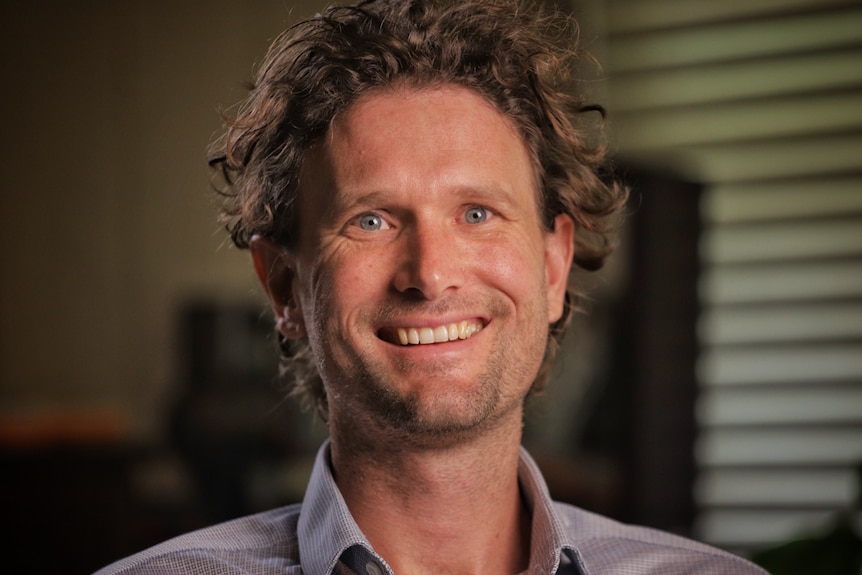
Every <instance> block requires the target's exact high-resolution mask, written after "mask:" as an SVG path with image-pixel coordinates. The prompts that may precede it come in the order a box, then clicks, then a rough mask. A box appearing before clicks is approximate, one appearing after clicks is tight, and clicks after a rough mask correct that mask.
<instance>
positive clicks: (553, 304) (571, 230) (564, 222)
mask: <svg viewBox="0 0 862 575" xmlns="http://www.w3.org/2000/svg"><path fill="white" fill-rule="evenodd" d="M574 253H575V223H574V222H573V221H572V218H570V217H569V216H567V215H566V214H560V215H558V216H557V217H556V219H555V220H554V231H552V232H547V233H546V234H545V280H546V282H547V290H548V293H547V296H548V323H554V322H556V321H557V320H558V319H560V318H561V317H562V316H563V306H564V305H565V300H566V289H567V288H568V285H569V270H571V268H572V256H574Z"/></svg>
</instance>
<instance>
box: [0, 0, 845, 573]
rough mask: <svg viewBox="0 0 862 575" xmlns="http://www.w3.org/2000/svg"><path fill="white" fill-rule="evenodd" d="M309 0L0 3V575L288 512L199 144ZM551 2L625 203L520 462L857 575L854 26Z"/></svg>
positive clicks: (285, 462)
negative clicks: (626, 192)
mask: <svg viewBox="0 0 862 575" xmlns="http://www.w3.org/2000/svg"><path fill="white" fill-rule="evenodd" d="M323 5H324V3H322V2H314V1H311V0H308V1H304V2H301V1H296V2H292V1H289V0H268V1H267V0H251V1H243V2H239V1H237V0H217V1H208V2H203V1H201V0H187V1H185V2H181V3H176V2H167V1H165V0H150V1H147V2H143V1H141V0H128V1H126V2H109V1H105V0H88V1H86V2H76V3H70V2H61V1H59V0H37V1H28V2H24V1H23V0H10V1H8V2H6V3H5V5H4V6H5V7H6V17H5V18H4V20H3V23H2V24H0V27H2V34H0V48H2V49H0V70H2V73H3V77H4V86H5V87H4V89H3V90H2V95H0V98H2V104H3V106H2V109H3V110H5V113H4V118H3V129H2V136H3V137H2V138H0V162H2V163H0V168H2V174H3V183H2V195H0V214H2V215H0V217H2V226H0V250H2V260H0V261H2V264H0V265H2V266H3V274H2V277H3V281H2V282H0V465H2V469H0V477H2V482H3V484H2V485H3V488H2V490H0V492H2V495H0V497H2V514H0V515H2V517H3V522H4V525H3V527H4V528H5V532H6V533H11V534H12V535H11V537H12V538H11V540H9V543H8V549H7V550H4V553H3V554H2V555H3V556H2V558H0V571H3V572H10V573H11V572H19V571H27V572H32V573H55V572H64V573H86V572H90V571H92V570H94V569H96V568H97V567H99V566H101V565H103V564H105V563H108V562H110V561H112V560H114V559H117V558H119V557H121V556H123V555H126V554H128V553H131V552H134V551H136V550H139V549H141V548H143V547H145V546H148V545H151V544H154V543H156V542H158V541H160V540H162V539H165V538H167V537H170V536H173V535H175V534H178V533H180V532H184V531H187V530H189V529H193V528H196V527H200V526H203V525H206V524H209V523H212V522H214V521H220V520H223V519H226V518H229V517H234V516H238V515H242V514H246V513H250V512H254V511H257V510H262V509H266V508H269V507H273V506H276V505H281V504H286V503H291V502H294V501H298V500H300V499H301V497H302V493H303V489H304V485H305V480H306V477H307V474H308V471H309V468H310V464H311V461H310V459H311V457H313V454H314V452H315V451H316V448H317V446H318V445H319V443H320V441H321V439H322V438H323V437H325V430H324V429H323V426H322V425H320V424H316V423H315V422H314V421H313V420H312V418H311V417H309V416H308V415H307V414H303V413H301V412H299V411H298V410H296V409H295V408H294V407H293V406H292V404H290V403H287V402H284V401H282V395H283V394H282V393H281V391H280V390H279V388H278V386H277V384H275V383H274V374H275V369H276V355H275V352H274V345H273V343H272V341H271V331H272V329H271V320H270V318H269V315H268V312H267V310H266V306H265V304H264V298H263V293H262V291H261V290H260V289H259V288H258V286H257V285H256V280H255V278H254V276H253V272H252V269H251V266H250V265H249V261H248V257H247V254H246V253H244V252H240V251H239V250H237V249H235V248H233V247H232V246H231V245H230V243H229V241H228V239H227V237H226V234H225V233H224V232H223V230H222V229H221V228H220V226H219V225H218V224H217V222H216V214H217V197H216V196H215V194H214V193H213V192H212V189H211V187H210V174H209V172H208V169H207V167H206V162H205V150H206V147H207V145H208V143H209V142H210V141H211V140H212V139H213V138H214V137H215V136H217V135H218V133H219V130H220V125H221V123H220V111H226V112H227V113H228V114H229V113H230V108H231V106H233V105H234V104H235V103H236V102H238V101H239V100H240V99H241V98H242V97H243V96H244V94H245V88H244V84H245V83H246V82H247V81H249V80H251V79H252V78H253V75H254V70H255V65H256V63H258V62H259V61H260V60H261V58H262V57H263V54H264V53H265V51H266V48H267V47H268V45H269V43H270V42H271V41H272V40H273V39H274V38H275V36H276V35H277V34H278V33H279V32H280V31H282V30H283V29H284V28H285V27H287V26H288V25H289V24H290V23H292V22H294V21H295V20H296V19H297V18H299V17H306V16H310V15H312V14H313V13H314V12H315V11H317V10H320V9H321V8H322V7H323ZM561 6H564V7H565V8H566V9H569V10H571V11H573V12H574V13H575V14H576V16H578V18H579V19H580V21H581V25H582V30H581V35H582V39H583V42H584V43H585V44H586V46H587V48H588V49H589V50H590V51H591V52H593V53H594V54H595V55H596V56H597V58H598V59H599V60H600V61H601V63H602V66H603V68H602V69H601V70H597V69H595V68H591V67H585V68H584V69H583V70H581V71H580V74H581V77H582V78H583V80H582V82H581V88H582V89H583V90H585V91H586V92H587V93H589V94H590V96H591V98H592V99H593V100H595V101H598V102H600V103H602V104H604V105H605V107H607V108H608V110H609V112H610V116H609V120H608V123H607V126H606V128H607V131H608V136H607V140H608V141H607V145H608V146H609V148H610V150H611V151H612V156H613V158H614V163H615V167H616V169H617V170H618V172H619V174H620V175H621V176H622V177H624V178H625V179H626V180H627V181H628V182H629V183H630V185H631V186H632V187H633V190H634V193H633V196H632V203H631V205H630V206H629V210H628V216H627V218H626V226H625V229H624V232H623V233H622V235H621V240H620V249H619V253H618V254H617V257H616V259H615V260H614V261H613V263H612V264H611V265H609V266H608V268H607V269H605V270H603V271H602V272H600V273H599V274H594V275H591V276H589V277H581V276H576V277H575V279H574V281H578V282H583V283H584V284H585V285H588V287H589V293H590V294H591V296H592V298H591V300H590V301H589V302H587V306H586V307H587V308H588V311H589V313H588V314H586V315H583V316H580V317H579V318H578V319H577V320H576V322H575V325H574V328H573V330H572V331H571V333H570V335H569V336H568V337H567V340H566V342H565V346H564V355H563V357H561V359H560V361H559V362H558V365H557V369H556V371H555V374H554V380H553V382H552V384H551V386H550V388H549V390H548V391H547V392H546V394H545V396H543V397H539V398H536V399H535V400H533V401H532V402H531V405H530V410H529V413H528V418H527V419H528V420H527V427H526V432H525V433H526V434H525V443H526V444H527V445H528V447H529V448H530V449H531V451H532V452H533V454H534V455H535V456H536V458H537V459H538V461H539V463H540V465H541V466H542V468H543V470H544V471H545V473H546V475H547V479H548V482H549V484H550V487H551V489H552V491H553V493H554V495H555V497H557V498H558V499H561V500H565V501H570V502H572V503H575V504H578V505H581V506H583V507H586V508H589V509H594V510H596V511H599V512H602V513H606V514H609V515H612V516H614V517H617V518H620V519H623V520H626V521H634V522H638V523H643V524H648V525H654V526H657V527H661V528H663V529H668V530H672V531H675V532H678V533H682V534H686V535H689V536H692V537H695V538H698V539H701V540H704V541H707V542H709V543H712V544H714V545H718V546H721V547H724V548H727V549H730V550H733V551H735V552H738V553H742V554H744V555H746V556H749V557H752V558H755V559H756V560H758V561H760V562H762V563H763V564H764V565H768V566H769V568H770V569H771V570H772V571H773V572H774V573H776V574H780V573H793V572H795V571H793V570H792V569H793V567H792V566H794V565H795V567H796V568H799V567H802V566H805V567H806V568H810V569H814V572H822V573H843V572H845V571H842V569H846V568H847V567H845V565H850V566H852V565H855V569H856V571H855V573H858V569H859V567H858V561H859V560H860V557H862V554H860V553H862V552H860V543H859V529H858V527H859V518H860V514H859V499H860V495H859V491H860V485H859V475H858V470H859V466H860V463H862V4H860V2H858V0H844V1H841V0H834V1H833V0H746V1H744V2H742V1H732V2H728V1H721V2H719V1H718V0H716V1H710V2H687V1H683V0H673V1H671V0H604V1H600V0H588V1H585V2H571V3H569V4H566V3H562V4H561ZM818 558H830V559H832V560H834V561H833V564H832V566H830V567H828V568H824V567H823V566H822V564H818V565H815V564H813V563H812V564H811V565H807V564H805V561H814V560H817V559H818ZM842 561H843V563H842ZM854 561H855V562H856V563H854ZM787 563H789V564H790V565H791V567H786V566H785V564H787ZM818 569H820V570H819V571H818ZM846 572H854V571H846Z"/></svg>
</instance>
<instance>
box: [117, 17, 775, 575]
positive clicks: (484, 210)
mask: <svg viewBox="0 0 862 575" xmlns="http://www.w3.org/2000/svg"><path fill="white" fill-rule="evenodd" d="M568 24H569V22H568V20H566V19H564V18H563V17H562V16H560V15H552V16H540V15H537V14H534V13H531V12H529V11H527V10H526V9H525V8H524V7H522V6H519V5H516V4H514V3H511V2H497V1H492V0H482V1H468V2H438V1H435V0H382V1H373V0H371V1H366V2H361V3H360V4H359V5H358V6H356V7H348V8H333V9H331V10H328V11H327V12H326V13H325V14H323V15H318V16H316V17H315V18H314V19H312V20H310V21H308V22H305V23H302V24H300V25H298V26H296V27H294V28H293V29H291V30H289V31H288V32H287V33H286V34H285V35H284V36H283V37H281V38H279V39H278V40H277V41H276V43H275V44H274V45H273V47H272V48H271V50H270V53H269V55H268V57H267V59H266V60H265V61H264V63H263V65H262V66H261V70H260V73H259V76H258V78H257V82H256V84H255V87H254V89H253V90H252V92H251V94H250V96H249V98H248V100H247V101H246V102H245V104H244V106H243V107H242V108H241V109H240V111H239V113H238V115H237V117H236V118H235V119H234V120H232V121H230V123H229V124H230V125H229V129H228V132H227V134H226V136H225V138H224V139H223V141H221V142H220V143H219V144H218V145H217V147H216V153H215V155H214V159H213V164H214V165H217V166H220V167H221V168H222V169H223V170H224V173H225V175H226V176H227V178H228V190H227V194H228V200H227V204H226V208H225V214H226V221H227V224H228V228H229V229H230V231H231V234H232V237H233V239H234V241H235V242H236V243H237V244H238V245H239V246H241V247H249V248H250V251H251V255H252V259H253V262H254V267H255V270H256V272H257V274H258V276H259V278H260V280H261V282H262V284H263V286H264V288H265V289H266V292H267V294H268V296H269V300H270V302H271V303H272V308H273V311H274V314H275V318H276V329H277V332H278V335H279V337H280V339H281V341H282V344H283V352H284V356H285V357H284V359H285V366H286V368H287V371H289V372H290V373H291V374H293V375H292V377H294V378H295V380H294V382H293V385H294V393H295V394H296V395H300V396H301V397H302V398H303V399H304V400H305V401H306V402H308V403H310V404H311V405H313V406H314V407H315V408H316V409H317V410H318V411H319V412H320V413H321V415H322V416H323V417H324V418H325V419H326V420H327V422H328V425H329V431H330V437H331V439H330V440H329V441H328V442H327V443H326V444H325V445H324V446H323V447H322V448H321V450H320V452H319V454H318V457H317V461H316V464H315V468H314V471H313V474H312V477H311V480H310V483H309V486H308V490H307V493H306V495H305V498H304V501H303V502H302V504H301V505H296V506H290V507H287V508H283V509H277V510H273V511H270V512H266V513H263V514H259V515H256V516H252V517H247V518H242V519H239V520H236V521H233V522H229V523H226V524H222V525H219V526H215V527H212V528H208V529H205V530H203V531H200V532H197V533H193V534H189V535H185V536H182V537H180V538H177V539H174V540H172V541H169V542H167V543H164V544H162V545H160V546H157V547H155V548H152V549H150V550H147V551H144V552H143V553H140V554H138V555H136V556H133V557H131V558H128V559H125V560H123V561H120V562H118V563H116V564H114V565H113V566H110V567H108V568H106V569H105V570H103V571H102V572H103V573H141V574H146V573H202V574H203V573H206V574H209V573H213V574H214V573H260V574H269V573H273V574H274V573H300V572H302V573H306V574H314V575H324V574H329V573H337V574H350V573H356V574H360V575H381V574H384V573H385V574H392V573H399V574H410V575H422V574H431V573H433V574H440V573H453V574H476V573H493V574H505V573H509V574H515V573H522V572H528V573H536V574H539V573H543V574H544V573H559V574H574V573H581V574H589V575H595V574H598V573H627V574H628V573H664V574H673V573H734V574H740V573H742V574H745V573H761V571H760V570H759V569H757V568H756V567H754V566H752V565H750V564H748V563H746V562H745V561H743V560H741V559H739V558H736V557H734V556H732V555H729V554H726V553H723V552H721V551H719V550H716V549H712V548H709V547H706V546H703V545H700V544H697V543H694V542H692V541H687V540H684V539H680V538H676V537H673V536H671V535H667V534H662V533H659V532H655V531H651V530H646V529H642V528H636V527H628V526H623V525H620V524H617V523H615V522H613V521H610V520H608V519H604V518H600V517H597V516H594V515H591V514H589V513H587V512H584V511H582V510H579V509H576V508H574V507H571V506H567V505H562V504H557V503H553V502H552V501H551V500H550V499H549V497H548V494H547V490H546V487H545V485H544V483H543V480H542V478H541V475H540V474H539V471H538V470H537V468H536V466H535V464H534V463H533V462H532V460H531V459H530V457H529V456H528V455H527V454H526V453H525V452H524V451H523V450H522V449H521V447H520V439H521V427H522V418H523V406H524V401H525V398H526V397H527V396H528V394H530V393H531V391H533V390H535V389H536V388H537V387H539V386H541V384H542V382H543V379H544V374H545V373H546V367H547V364H548V362H549V361H550V359H551V358H552V357H553V354H554V350H555V348H556V345H557V341H558V340H559V338H560V337H561V336H562V333H563V331H564V329H565V326H566V324H567V322H568V318H569V316H570V314H571V313H572V306H573V303H574V301H575V300H574V296H573V295H571V294H569V293H568V283H567V280H568V275H569V269H570V266H571V264H572V262H574V263H576V264H578V265H580V266H582V267H585V268H595V267H598V266H599V265H600V264H601V262H602V260H603V259H604V257H605V256H606V255H607V253H608V251H609V250H608V248H607V245H608V242H607V240H606V236H605V231H606V230H605V223H604V222H605V219H606V217H607V216H610V215H612V214H613V213H614V212H615V211H616V210H617V209H618V208H619V207H620V206H621V205H622V203H623V201H624V199H625V190H623V189H622V188H621V187H619V186H616V185H606V184H604V183H603V182H602V181H601V180H600V179H599V178H598V177H597V175H596V169H597V168H598V166H599V164H600V163H601V162H602V159H603V158H602V153H601V151H600V150H594V149H591V148H589V147H588V146H587V145H586V144H585V143H584V139H585V137H584V135H583V134H582V133H581V132H580V131H579V129H578V128H577V127H576V125H577V116H578V115H579V114H580V113H586V112H589V111H595V108H594V107H593V108H590V107H588V106H585V105H584V104H583V103H582V102H580V101H579V100H577V99H576V98H574V97H572V96H569V95H567V92H566V90H567V88H568V87H567V86H566V85H565V82H564V80H565V70H566V69H567V66H568V63H569V62H568V60H569V58H570V57H573V56H576V55H577V54H578V52H577V51H576V50H575V49H574V48H573V47H572V46H571V45H569V43H570V42H571V41H572V38H573V37H574V30H573V29H572V28H571V27H569V26H568Z"/></svg>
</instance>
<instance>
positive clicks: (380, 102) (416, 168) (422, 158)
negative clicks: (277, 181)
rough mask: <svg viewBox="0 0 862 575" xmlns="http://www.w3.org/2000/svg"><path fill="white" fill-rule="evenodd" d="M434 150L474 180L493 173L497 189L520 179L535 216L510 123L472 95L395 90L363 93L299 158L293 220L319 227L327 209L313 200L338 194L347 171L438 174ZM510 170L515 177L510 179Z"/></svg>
mask: <svg viewBox="0 0 862 575" xmlns="http://www.w3.org/2000/svg"><path fill="white" fill-rule="evenodd" d="M441 150H444V151H445V150H450V151H452V152H453V154H456V155H457V156H459V157H460V158H463V159H462V160H461V163H464V164H469V162H471V161H476V162H477V165H476V166H475V167H474V170H475V171H477V172H478V171H479V169H480V168H486V167H487V166H488V165H496V168H495V170H494V176H495V178H496V179H499V180H501V181H505V179H506V178H510V177H514V176H517V177H519V178H521V179H522V180H523V176H524V175H525V174H526V177H527V179H528V181H527V182H526V183H523V184H519V185H520V187H523V188H526V189H527V190H528V191H529V194H530V197H531V205H532V207H533V208H534V209H535V210H537V211H538V213H541V206H542V195H541V193H540V177H539V174H538V169H537V162H536V160H535V154H534V153H533V150H532V149H531V147H530V146H529V145H528V144H527V142H526V140H525V138H524V136H523V134H522V131H521V130H519V129H518V126H517V125H516V123H515V122H514V121H513V120H512V119H511V118H510V117H509V116H507V115H505V114H503V113H502V112H501V111H500V110H499V108H498V107H497V106H496V105H495V104H494V103H493V102H491V101H490V100H489V99H488V98H486V97H484V96H483V95H481V94H479V93H478V92H476V91H474V90H472V89H468V88H464V87H462V86H458V85H453V84H432V85H416V84H412V83H401V84H398V85H395V86H390V87H387V88H375V89H372V90H369V91H367V92H366V93H364V94H363V95H362V96H361V97H359V98H358V99H357V100H355V101H354V102H353V103H352V104H351V105H350V106H349V107H347V108H346V109H345V110H343V111H342V112H340V113H339V114H338V115H337V116H335V117H334V118H333V119H332V121H331V122H330V125H329V129H328V130H327V132H326V134H325V135H324V136H323V137H321V138H319V139H318V140H316V141H315V142H314V143H313V144H312V145H311V146H310V147H309V148H308V149H307V150H306V152H305V154H304V158H303V162H302V166H301V170H300V185H299V190H298V192H299V198H298V200H299V206H298V207H299V208H300V210H299V211H300V212H301V213H299V214H297V215H298V216H300V217H299V218H298V219H299V220H300V221H305V222H306V223H309V224H316V223H318V222H319V218H320V217H321V213H322V211H321V210H322V208H324V207H325V206H324V205H321V204H325V203H326V202H320V201H319V200H320V197H319V195H320V194H321V193H323V192H332V191H333V190H336V189H338V186H339V184H340V180H339V178H341V177H342V176H343V175H344V173H345V172H347V171H351V174H352V175H354V176H355V175H357V173H362V175H368V176H369V177H370V174H372V173H375V174H389V173H390V172H391V171H392V170H400V171H402V172H403V173H404V174H405V175H409V174H412V173H421V172H422V171H423V170H434V169H439V166H435V165H432V164H430V163H429V159H430V158H431V157H437V156H439V155H440V151H441ZM409 154H412V155H409ZM405 156H407V157H405ZM457 163H458V162H455V161H453V162H452V164H457ZM515 166H517V167H518V168H522V169H520V171H516V170H514V169H513V168H514V167H515ZM467 169H468V168H467V167H465V171H466V170H467ZM389 175H391V174H389ZM393 177H394V176H393ZM333 200H334V198H328V201H333Z"/></svg>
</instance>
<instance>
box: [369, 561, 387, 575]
mask: <svg viewBox="0 0 862 575" xmlns="http://www.w3.org/2000/svg"><path fill="white" fill-rule="evenodd" d="M365 572H366V573H368V575H383V569H381V568H380V565H378V564H377V563H375V562H374V561H369V562H368V563H366V564H365Z"/></svg>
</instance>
